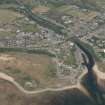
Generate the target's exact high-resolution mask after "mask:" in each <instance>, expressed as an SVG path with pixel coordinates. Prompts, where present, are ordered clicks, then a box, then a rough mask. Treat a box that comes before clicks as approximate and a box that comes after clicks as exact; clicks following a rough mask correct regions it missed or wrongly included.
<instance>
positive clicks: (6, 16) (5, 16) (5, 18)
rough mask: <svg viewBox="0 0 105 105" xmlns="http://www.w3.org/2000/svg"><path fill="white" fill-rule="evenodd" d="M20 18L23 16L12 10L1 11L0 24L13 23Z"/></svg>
mask: <svg viewBox="0 0 105 105" xmlns="http://www.w3.org/2000/svg"><path fill="white" fill-rule="evenodd" d="M19 17H22V14H20V13H18V12H14V11H12V10H7V9H0V22H5V23H6V22H12V21H14V20H15V19H16V18H19Z"/></svg>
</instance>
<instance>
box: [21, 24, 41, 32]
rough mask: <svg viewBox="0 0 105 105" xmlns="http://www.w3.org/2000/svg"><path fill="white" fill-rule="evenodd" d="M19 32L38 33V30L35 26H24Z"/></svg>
mask: <svg viewBox="0 0 105 105" xmlns="http://www.w3.org/2000/svg"><path fill="white" fill-rule="evenodd" d="M20 30H22V31H24V32H36V31H39V28H38V26H37V25H33V24H24V25H22V26H21V27H20Z"/></svg>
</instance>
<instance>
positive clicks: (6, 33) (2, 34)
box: [0, 31, 16, 37]
mask: <svg viewBox="0 0 105 105" xmlns="http://www.w3.org/2000/svg"><path fill="white" fill-rule="evenodd" d="M15 35H16V33H15V32H14V31H0V37H12V36H15Z"/></svg>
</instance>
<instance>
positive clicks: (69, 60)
mask: <svg viewBox="0 0 105 105" xmlns="http://www.w3.org/2000/svg"><path fill="white" fill-rule="evenodd" d="M66 63H67V64H68V65H75V64H76V58H75V54H74V50H72V49H71V50H70V54H69V56H68V58H67V61H66Z"/></svg>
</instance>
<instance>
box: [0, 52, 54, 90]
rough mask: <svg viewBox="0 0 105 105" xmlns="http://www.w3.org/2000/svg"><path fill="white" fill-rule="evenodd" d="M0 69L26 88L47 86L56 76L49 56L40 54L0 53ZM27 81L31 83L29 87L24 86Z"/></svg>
mask: <svg viewBox="0 0 105 105" xmlns="http://www.w3.org/2000/svg"><path fill="white" fill-rule="evenodd" d="M0 71H2V72H5V73H7V74H8V75H10V76H12V77H13V78H15V79H16V81H18V82H19V83H20V84H21V85H22V86H23V87H24V88H26V89H35V87H36V88H41V87H43V88H45V87H48V86H50V85H52V83H55V81H54V78H56V68H55V66H54V63H53V61H52V59H51V57H49V56H47V55H42V54H39V55H38V54H27V53H16V52H15V53H14V52H10V53H1V54H0ZM27 82H28V83H29V82H31V83H33V85H32V87H31V88H30V87H29V86H26V83H27ZM36 85H37V86H36Z"/></svg>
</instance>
